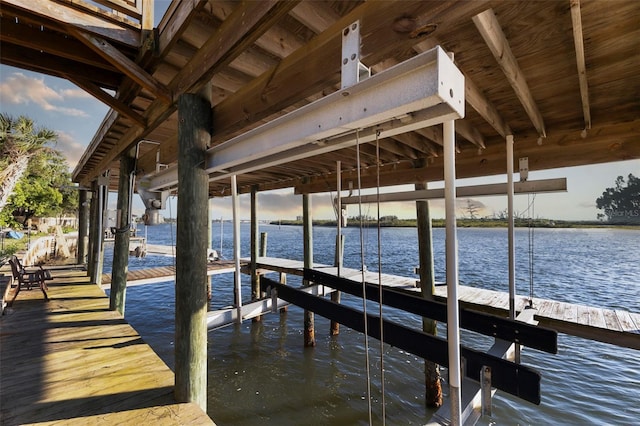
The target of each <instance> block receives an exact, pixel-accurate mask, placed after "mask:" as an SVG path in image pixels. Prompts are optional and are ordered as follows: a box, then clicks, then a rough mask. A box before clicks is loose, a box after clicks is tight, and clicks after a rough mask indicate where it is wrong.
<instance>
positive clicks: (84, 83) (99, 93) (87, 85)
mask: <svg viewBox="0 0 640 426" xmlns="http://www.w3.org/2000/svg"><path fill="white" fill-rule="evenodd" d="M65 77H66V78H67V79H68V80H69V81H71V82H72V83H74V84H75V85H76V86H78V87H80V88H81V89H83V90H84V91H86V92H88V93H89V94H91V95H92V96H93V97H95V98H96V99H98V100H100V101H101V102H104V103H105V104H107V105H108V106H110V107H111V108H113V109H115V110H116V111H118V112H119V113H120V114H122V115H124V116H126V117H128V118H129V119H131V121H133V122H134V123H136V124H138V125H139V126H141V127H144V126H145V124H146V123H145V120H144V117H143V116H141V115H140V114H138V113H137V112H135V111H134V110H132V109H131V108H130V107H129V106H128V105H126V104H125V103H124V102H122V101H120V100H119V99H117V98H115V97H113V96H111V95H110V94H108V93H107V92H105V91H104V90H102V89H101V88H100V87H98V86H97V85H95V84H93V83H92V82H90V81H88V80H85V79H83V78H79V77H78V78H77V77H73V76H69V75H66V76H65Z"/></svg>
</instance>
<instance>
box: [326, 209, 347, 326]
mask: <svg viewBox="0 0 640 426" xmlns="http://www.w3.org/2000/svg"><path fill="white" fill-rule="evenodd" d="M338 220H340V217H338ZM343 253H344V234H339V235H336V255H335V259H334V263H333V264H334V266H336V267H337V268H338V275H339V274H340V271H342V259H343V257H344V256H343ZM331 301H332V302H336V303H340V292H339V291H337V290H336V291H334V292H333V293H331ZM329 334H330V335H331V336H337V335H338V334H340V323H339V322H338V321H334V320H331V326H330V329H329Z"/></svg>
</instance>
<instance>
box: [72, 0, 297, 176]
mask: <svg viewBox="0 0 640 426" xmlns="http://www.w3.org/2000/svg"><path fill="white" fill-rule="evenodd" d="M257 3H260V4H262V2H252V4H253V7H256V8H259V9H260V10H262V11H263V12H264V13H265V15H263V16H262V19H258V22H257V23H256V25H254V26H245V25H240V26H239V27H234V26H231V25H224V26H223V27H221V28H220V30H218V31H216V32H215V33H214V35H213V36H212V37H211V38H210V40H209V42H207V43H209V44H210V43H211V40H213V41H214V42H213V45H214V46H213V48H215V52H216V54H215V55H214V56H216V57H218V58H220V61H219V62H217V63H215V64H213V65H211V68H209V69H207V70H204V69H200V70H198V73H200V79H199V80H195V81H194V82H195V83H198V84H201V83H203V81H206V78H205V74H207V75H212V74H215V73H216V72H217V71H219V70H220V69H222V68H223V67H224V66H226V65H228V64H229V63H230V62H232V61H233V60H234V59H235V58H236V57H238V56H239V55H240V54H241V53H242V52H244V50H245V49H246V47H247V46H249V45H250V44H251V43H253V42H254V41H255V40H256V39H257V38H258V37H260V35H261V34H262V33H263V32H264V31H266V30H267V29H268V28H269V27H270V26H271V25H273V24H274V23H275V22H277V21H278V20H279V19H280V12H275V11H272V12H273V14H271V13H269V12H270V10H265V9H264V8H263V7H261V6H260V5H258V4H257ZM294 5H295V4H294V2H278V4H277V5H275V6H274V7H275V8H276V9H275V10H277V11H281V8H283V7H284V8H291V7H293V6H294ZM244 10H245V11H246V9H244ZM251 10H253V11H254V12H255V10H256V9H251ZM252 18H253V19H256V18H257V17H256V16H255V15H253V16H252ZM238 28H242V30H243V31H238ZM216 38H219V39H221V40H226V41H227V42H226V43H224V44H221V45H220V46H215V40H216ZM233 38H236V39H237V40H238V44H236V45H234V44H229V41H230V40H232V39H233ZM207 43H205V45H208V44H207ZM222 46H224V47H222ZM210 47H211V46H210ZM201 50H202V49H201ZM200 60H202V61H205V62H206V63H209V62H210V61H208V60H207V58H201V59H200ZM190 64H192V65H193V64H194V62H193V61H191V62H190ZM200 65H201V66H205V64H204V63H201V64H200ZM193 77H194V75H191V76H187V75H182V76H181V75H180V74H179V75H178V76H176V77H175V78H174V80H173V81H172V83H171V85H170V87H171V88H173V89H174V90H175V91H174V96H177V95H178V94H179V93H181V92H179V90H178V89H176V87H177V86H179V85H180V84H185V86H186V85H188V84H191V83H188V81H187V80H186V78H190V79H192V78H193ZM182 79H185V80H182ZM181 81H182V83H180V82H181ZM189 81H191V80H189ZM192 86H193V85H192ZM189 89H190V90H193V89H195V87H189ZM174 111H175V106H173V105H170V106H167V105H165V104H163V103H162V102H159V101H155V102H154V103H153V104H151V106H149V108H147V111H146V113H145V118H146V119H147V123H148V126H147V128H146V129H144V130H143V129H139V128H135V129H129V131H128V132H127V133H126V134H125V135H124V136H123V137H122V138H120V139H119V140H118V143H117V145H116V146H115V147H114V148H113V149H112V150H110V151H109V153H108V154H107V155H106V156H104V157H103V158H102V160H100V162H99V163H98V164H97V165H96V166H94V167H92V168H91V171H90V172H89V173H87V174H86V175H85V177H84V179H83V182H84V180H86V179H91V178H92V177H94V176H95V175H96V174H97V173H99V170H104V169H106V168H108V167H109V165H110V164H111V162H112V161H113V159H114V158H116V157H117V156H118V155H119V154H120V153H122V151H124V150H125V149H127V148H128V147H129V146H131V145H132V144H133V143H135V142H136V141H137V140H139V139H140V138H142V137H144V136H145V135H146V134H147V133H149V132H150V131H151V129H154V128H155V127H156V126H158V125H159V123H161V122H162V121H164V120H165V119H166V118H168V117H169V116H170V115H171V114H173V112H174ZM215 115H216V113H215V111H214V117H215ZM78 170H80V169H78Z"/></svg>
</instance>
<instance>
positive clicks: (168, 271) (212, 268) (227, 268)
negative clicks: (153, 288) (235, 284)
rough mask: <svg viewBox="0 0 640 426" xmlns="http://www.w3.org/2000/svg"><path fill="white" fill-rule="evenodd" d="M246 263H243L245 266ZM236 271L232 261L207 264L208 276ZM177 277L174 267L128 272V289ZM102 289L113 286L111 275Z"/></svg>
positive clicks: (107, 277) (104, 276)
mask: <svg viewBox="0 0 640 426" xmlns="http://www.w3.org/2000/svg"><path fill="white" fill-rule="evenodd" d="M245 265H246V262H241V266H245ZM233 271H235V265H234V262H233V261H232V260H219V261H215V262H209V263H208V264H207V275H209V276H211V275H217V274H224V273H227V272H233ZM175 276H176V268H175V267H173V266H158V267H156V268H147V269H137V270H134V271H128V272H127V287H131V286H136V285H143V284H151V283H158V282H164V281H172V280H174V279H175ZM101 285H102V288H103V289H108V288H109V287H110V286H111V274H102V283H101Z"/></svg>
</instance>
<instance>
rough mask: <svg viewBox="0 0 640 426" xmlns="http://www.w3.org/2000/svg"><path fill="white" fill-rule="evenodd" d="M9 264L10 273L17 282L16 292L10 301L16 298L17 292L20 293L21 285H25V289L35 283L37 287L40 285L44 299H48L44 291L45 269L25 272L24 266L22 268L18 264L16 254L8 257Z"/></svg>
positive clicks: (45, 284) (45, 285)
mask: <svg viewBox="0 0 640 426" xmlns="http://www.w3.org/2000/svg"><path fill="white" fill-rule="evenodd" d="M9 264H10V265H11V273H12V274H13V279H14V280H16V281H17V283H18V285H17V289H16V294H15V296H13V299H12V300H11V303H13V301H14V300H16V297H18V293H20V289H21V288H22V287H25V286H26V287H27V290H31V287H32V286H33V285H35V284H37V285H38V287H40V290H42V294H44V300H49V296H48V295H47V291H46V290H47V283H46V281H45V272H46V271H44V270H43V269H38V270H36V271H35V272H27V271H26V270H25V269H24V268H22V265H21V264H20V261H19V260H18V258H17V257H16V256H12V257H11V259H9Z"/></svg>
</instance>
